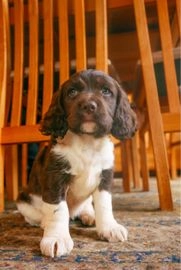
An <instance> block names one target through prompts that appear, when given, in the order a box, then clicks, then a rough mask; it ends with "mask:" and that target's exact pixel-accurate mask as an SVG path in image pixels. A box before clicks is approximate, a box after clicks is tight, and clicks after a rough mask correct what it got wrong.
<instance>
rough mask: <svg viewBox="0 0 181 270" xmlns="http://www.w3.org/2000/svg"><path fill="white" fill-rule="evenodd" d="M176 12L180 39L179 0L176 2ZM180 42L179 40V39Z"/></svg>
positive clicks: (180, 11) (180, 10)
mask: <svg viewBox="0 0 181 270" xmlns="http://www.w3.org/2000/svg"><path fill="white" fill-rule="evenodd" d="M176 12H177V21H178V28H179V35H180V37H181V20H180V18H181V4H180V0H176ZM179 42H180V39H179Z"/></svg>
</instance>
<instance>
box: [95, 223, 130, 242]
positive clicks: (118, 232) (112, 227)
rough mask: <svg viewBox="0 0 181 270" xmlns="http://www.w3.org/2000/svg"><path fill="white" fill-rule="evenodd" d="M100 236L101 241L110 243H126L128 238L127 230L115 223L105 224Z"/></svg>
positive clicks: (99, 233)
mask: <svg viewBox="0 0 181 270" xmlns="http://www.w3.org/2000/svg"><path fill="white" fill-rule="evenodd" d="M98 235H99V237H100V238H101V239H103V240H107V241H109V242H119V241H126V240H127V238H128V231H127V229H126V228H125V227H124V226H122V225H120V224H118V223H117V222H114V223H112V224H104V225H103V226H102V227H101V228H100V229H99V230H98Z"/></svg>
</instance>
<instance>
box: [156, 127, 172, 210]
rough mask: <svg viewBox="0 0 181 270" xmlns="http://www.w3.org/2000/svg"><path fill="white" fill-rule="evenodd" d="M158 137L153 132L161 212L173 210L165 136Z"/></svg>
mask: <svg viewBox="0 0 181 270" xmlns="http://www.w3.org/2000/svg"><path fill="white" fill-rule="evenodd" d="M157 135H158V134H157V132H155V130H151V139H152V145H153V152H154V159H155V166H156V173H157V185H158V194H159V201H160V208H161V210H173V201H172V194H171V187H170V175H169V166H168V158H167V151H166V146H165V141H164V135H163V136H161V134H160V136H157Z"/></svg>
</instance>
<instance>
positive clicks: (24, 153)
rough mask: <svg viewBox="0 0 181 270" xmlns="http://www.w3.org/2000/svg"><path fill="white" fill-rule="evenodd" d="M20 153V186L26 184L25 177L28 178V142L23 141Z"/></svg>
mask: <svg viewBox="0 0 181 270" xmlns="http://www.w3.org/2000/svg"><path fill="white" fill-rule="evenodd" d="M21 153H22V161H21V184H22V187H26V186H27V179H28V173H27V168H28V144H26V143H23V144H22V148H21Z"/></svg>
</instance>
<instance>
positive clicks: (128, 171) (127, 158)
mask: <svg viewBox="0 0 181 270" xmlns="http://www.w3.org/2000/svg"><path fill="white" fill-rule="evenodd" d="M121 160H122V173H123V189H124V191H125V192H130V181H131V179H132V164H131V149H130V140H125V141H123V142H122V144H121Z"/></svg>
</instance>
